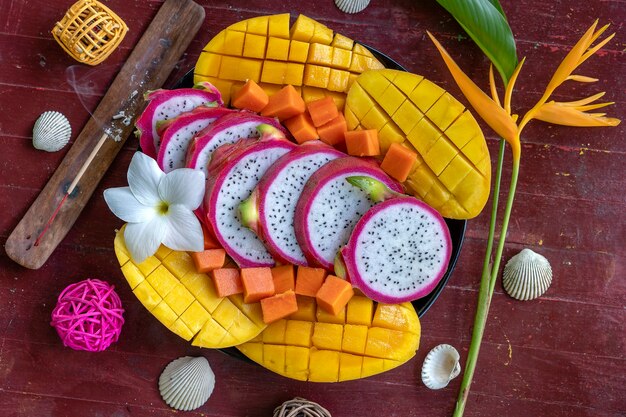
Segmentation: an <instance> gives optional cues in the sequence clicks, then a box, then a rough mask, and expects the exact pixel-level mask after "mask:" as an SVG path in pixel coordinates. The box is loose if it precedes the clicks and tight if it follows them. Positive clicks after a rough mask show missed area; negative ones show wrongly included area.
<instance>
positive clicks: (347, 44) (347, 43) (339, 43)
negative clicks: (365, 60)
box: [331, 33, 354, 51]
mask: <svg viewBox="0 0 626 417" xmlns="http://www.w3.org/2000/svg"><path fill="white" fill-rule="evenodd" d="M331 46H333V47H335V48H342V49H347V50H349V51H352V47H353V46H354V41H353V40H352V39H350V38H348V37H347V36H344V35H342V34H341V33H335V36H334V37H333V42H332V43H331Z"/></svg>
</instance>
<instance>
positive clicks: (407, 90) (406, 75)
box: [393, 71, 424, 96]
mask: <svg viewBox="0 0 626 417" xmlns="http://www.w3.org/2000/svg"><path fill="white" fill-rule="evenodd" d="M423 79H424V77H423V76H421V75H417V74H411V73H410V72H404V71H402V72H400V73H396V77H395V79H394V80H393V83H394V84H395V85H396V87H398V88H399V89H400V91H402V92H403V93H404V94H406V95H407V96H408V95H409V94H411V93H412V92H413V90H414V89H415V87H417V85H418V84H419V83H421V82H422V80H423Z"/></svg>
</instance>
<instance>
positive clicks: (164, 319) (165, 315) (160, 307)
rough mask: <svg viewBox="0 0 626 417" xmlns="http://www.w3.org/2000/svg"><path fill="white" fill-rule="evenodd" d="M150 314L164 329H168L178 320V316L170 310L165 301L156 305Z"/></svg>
mask: <svg viewBox="0 0 626 417" xmlns="http://www.w3.org/2000/svg"><path fill="white" fill-rule="evenodd" d="M151 313H152V315H153V316H154V317H156V318H157V319H158V320H159V321H160V322H161V323H162V324H163V325H164V326H165V327H170V326H171V325H172V324H173V323H174V322H175V321H176V319H178V315H177V314H176V313H175V312H174V310H172V308H171V307H170V306H169V305H168V304H167V302H166V301H161V302H160V303H159V304H157V306H156V307H154V308H153V309H152V311H151Z"/></svg>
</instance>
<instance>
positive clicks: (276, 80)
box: [261, 61, 287, 85]
mask: <svg viewBox="0 0 626 417" xmlns="http://www.w3.org/2000/svg"><path fill="white" fill-rule="evenodd" d="M286 74H287V63H286V62H278V61H265V63H264V64H263V71H262V72H261V82H262V83H270V84H279V85H283V84H284V83H285V76H286Z"/></svg>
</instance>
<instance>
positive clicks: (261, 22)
mask: <svg viewBox="0 0 626 417" xmlns="http://www.w3.org/2000/svg"><path fill="white" fill-rule="evenodd" d="M268 21H269V19H268V17H267V16H257V17H253V18H252V19H248V29H247V31H248V33H253V34H255V35H263V36H267V25H268Z"/></svg>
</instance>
